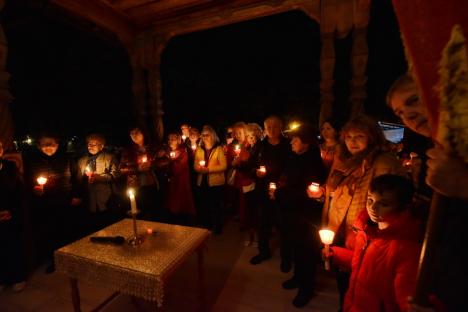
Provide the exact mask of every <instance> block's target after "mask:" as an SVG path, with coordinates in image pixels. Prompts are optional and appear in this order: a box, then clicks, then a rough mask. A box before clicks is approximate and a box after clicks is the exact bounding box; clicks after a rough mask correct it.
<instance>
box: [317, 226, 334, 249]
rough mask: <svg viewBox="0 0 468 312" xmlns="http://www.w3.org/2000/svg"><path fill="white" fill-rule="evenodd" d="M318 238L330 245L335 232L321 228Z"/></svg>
mask: <svg viewBox="0 0 468 312" xmlns="http://www.w3.org/2000/svg"><path fill="white" fill-rule="evenodd" d="M319 235H320V240H321V241H322V243H323V244H325V245H331V243H333V238H335V232H333V231H330V230H327V229H323V230H320V231H319Z"/></svg>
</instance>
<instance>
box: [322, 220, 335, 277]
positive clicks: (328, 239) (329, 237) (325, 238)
mask: <svg viewBox="0 0 468 312" xmlns="http://www.w3.org/2000/svg"><path fill="white" fill-rule="evenodd" d="M319 235H320V240H321V241H322V243H323V244H324V245H325V250H326V251H327V253H328V252H329V249H330V245H331V244H332V243H333V238H335V232H333V231H330V230H326V229H323V230H320V231H319ZM325 270H327V271H329V270H330V260H329V259H326V260H325Z"/></svg>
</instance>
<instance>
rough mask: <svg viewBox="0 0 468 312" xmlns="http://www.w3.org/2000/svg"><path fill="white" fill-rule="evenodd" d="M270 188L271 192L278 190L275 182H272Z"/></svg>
mask: <svg viewBox="0 0 468 312" xmlns="http://www.w3.org/2000/svg"><path fill="white" fill-rule="evenodd" d="M269 188H270V190H276V183H275V182H270V186H269Z"/></svg>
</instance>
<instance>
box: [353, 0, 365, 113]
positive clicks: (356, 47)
mask: <svg viewBox="0 0 468 312" xmlns="http://www.w3.org/2000/svg"><path fill="white" fill-rule="evenodd" d="M354 1H355V3H354V12H353V17H354V29H353V47H352V49H351V72H352V78H351V85H350V87H351V88H350V89H351V95H350V99H349V100H350V102H351V110H350V112H351V117H354V116H357V115H359V114H361V113H363V112H364V101H365V100H366V97H367V92H366V83H367V77H366V68H367V59H368V55H369V51H368V46H367V25H368V24H369V14H370V13H369V10H370V0H354Z"/></svg>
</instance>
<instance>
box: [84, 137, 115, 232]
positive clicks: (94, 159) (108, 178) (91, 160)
mask: <svg viewBox="0 0 468 312" xmlns="http://www.w3.org/2000/svg"><path fill="white" fill-rule="evenodd" d="M86 142H87V146H88V154H87V155H85V156H83V157H81V158H80V159H78V176H79V178H80V182H81V183H82V186H83V187H84V189H85V192H86V194H83V197H85V198H86V199H87V203H88V213H89V214H88V216H87V218H88V219H89V220H88V222H89V224H90V228H89V229H88V230H89V231H91V232H93V231H96V230H100V229H102V228H103V227H105V226H107V225H109V224H111V223H112V222H114V221H116V220H117V219H118V218H119V217H120V214H121V213H122V212H117V211H112V208H115V207H110V205H109V204H110V200H111V196H112V195H113V194H116V190H115V180H116V179H117V178H118V177H119V176H120V170H119V166H118V162H117V158H116V157H115V155H114V154H112V153H111V152H108V151H106V150H104V145H105V143H106V140H105V138H104V136H103V135H101V134H97V133H93V134H90V135H88V136H87V137H86ZM86 168H89V169H91V172H92V174H90V175H87V174H86Z"/></svg>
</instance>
